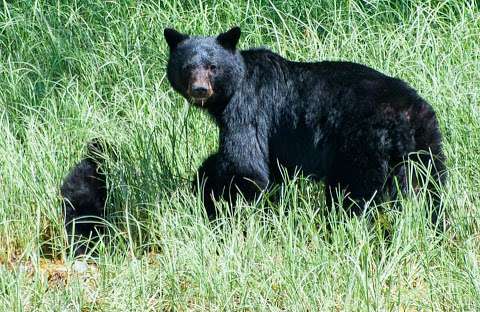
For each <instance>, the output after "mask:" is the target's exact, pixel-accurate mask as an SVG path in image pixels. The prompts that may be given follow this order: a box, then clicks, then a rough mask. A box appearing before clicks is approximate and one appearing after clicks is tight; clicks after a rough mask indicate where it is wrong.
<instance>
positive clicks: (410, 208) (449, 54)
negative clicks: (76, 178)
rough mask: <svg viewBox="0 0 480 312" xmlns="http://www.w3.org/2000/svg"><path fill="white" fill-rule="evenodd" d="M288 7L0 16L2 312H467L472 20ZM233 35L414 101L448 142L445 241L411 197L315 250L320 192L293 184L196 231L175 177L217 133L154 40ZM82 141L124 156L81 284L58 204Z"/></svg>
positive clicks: (478, 48) (478, 24)
mask: <svg viewBox="0 0 480 312" xmlns="http://www.w3.org/2000/svg"><path fill="white" fill-rule="evenodd" d="M72 3H73V2H72ZM275 3H277V2H275ZM278 3H279V2H278ZM302 3H303V5H298V3H296V2H295V1H293V0H292V1H285V3H282V4H273V2H270V1H258V2H257V1H255V2H252V1H228V0H227V1H224V2H223V3H218V2H213V1H202V2H201V4H200V5H199V4H198V3H195V4H193V3H192V4H185V2H183V1H169V2H167V1H165V2H162V4H158V2H154V1H152V2H149V1H145V2H142V3H139V4H136V3H134V2H131V3H129V2H122V3H121V4H120V2H118V3H117V2H105V1H100V0H98V1H89V2H88V4H83V5H80V4H74V3H73V4H60V3H55V4H40V3H35V4H34V5H32V4H29V3H20V2H19V3H16V2H15V3H14V4H11V3H10V2H9V3H6V2H5V3H4V4H2V5H1V10H0V107H1V109H0V119H1V122H0V131H1V133H2V136H0V245H1V246H2V248H0V306H3V307H5V309H4V310H5V311H12V310H15V309H17V310H21V309H22V308H23V309H24V310H31V311H32V310H44V311H59V310H68V311H70V310H78V311H79V310H83V311H89V310H103V311H110V310H138V311H144V310H148V309H150V310H175V311H178V310H180V311H185V310H195V311H199V310H200V311H201V310H203V311H212V310H213V311H219V310H274V311H279V310H289V311H305V310H310V311H317V310H323V311H330V310H362V311H363V310H367V309H371V310H434V311H444V310H478V309H479V308H480V307H479V305H480V304H479V302H480V288H479V285H478V282H477V281H479V280H480V271H479V270H478V261H479V256H480V252H479V250H480V241H479V225H480V222H479V218H478V213H477V212H476V209H478V207H479V206H480V199H479V198H478V189H479V186H480V177H479V175H478V172H479V170H480V130H479V129H480V110H479V106H478V103H479V102H480V93H479V87H478V81H480V60H479V58H478V55H480V40H479V34H480V10H479V8H478V6H477V5H476V2H473V1H471V2H467V3H466V4H456V3H453V2H452V3H451V2H446V1H445V2H437V1H435V2H434V1H431V3H430V1H427V2H425V1H416V0H414V1H409V2H408V5H406V4H403V5H402V4H398V5H397V4H391V1H383V0H381V1H376V2H373V1H369V2H360V1H349V2H348V3H346V4H345V3H344V2H340V1H331V2H328V1H327V2H325V1H320V0H307V1H304V2H302ZM403 3H405V2H403ZM274 5H275V6H274ZM168 23H173V24H168ZM235 24H238V25H240V26H241V27H242V31H243V36H242V40H241V46H240V47H241V48H246V47H252V46H258V45H265V46H268V47H270V48H272V49H273V50H274V51H275V52H277V53H280V54H282V55H283V56H285V57H287V58H289V59H294V60H298V61H309V60H323V59H331V60H339V59H342V60H350V61H355V62H360V63H363V64H366V65H368V66H371V67H373V68H375V69H378V70H380V71H382V72H384V73H386V74H388V75H392V76H398V77H400V78H402V79H404V80H406V81H407V82H408V83H409V84H411V85H412V86H413V87H414V88H415V89H417V90H418V91H419V93H420V94H421V95H422V96H423V97H424V98H425V99H426V100H427V101H428V102H429V103H431V104H432V105H433V107H434V108H435V110H436V112H437V114H438V118H439V122H440V126H441V129H442V132H443V134H444V139H445V153H446V156H447V159H448V163H447V167H448V168H449V174H450V176H449V181H448V185H447V187H446V189H445V190H444V191H443V194H442V196H443V199H444V201H445V203H446V208H447V211H448V212H449V214H450V215H451V216H450V221H451V223H452V227H451V228H450V229H449V230H447V231H446V232H444V233H441V234H438V233H436V232H435V231H434V230H433V229H430V228H428V227H427V226H426V224H425V218H423V217H422V213H423V211H424V208H423V206H422V204H423V200H422V198H421V197H410V198H406V199H405V200H404V206H405V207H406V209H405V211H403V212H401V213H396V212H395V211H392V210H391V209H390V208H389V207H384V208H385V210H386V213H384V217H383V218H381V220H385V222H381V221H377V222H375V223H372V222H371V221H370V220H371V219H372V218H369V217H368V216H365V217H359V218H347V217H344V216H339V215H333V216H330V217H331V218H332V220H333V224H334V226H333V227H332V228H331V229H330V230H329V231H327V229H326V228H325V220H324V219H323V218H324V217H323V213H322V212H323V211H322V209H323V207H324V196H323V192H322V187H321V186H320V185H316V184H313V183H308V182H306V181H305V180H304V179H303V178H302V177H298V179H296V181H291V183H288V185H287V187H286V188H284V189H283V190H282V196H281V198H280V200H279V201H278V202H277V203H274V204H272V203H270V202H268V201H264V202H259V203H257V204H256V205H255V206H248V205H244V206H243V207H242V209H240V213H239V214H238V215H236V216H234V217H233V218H231V219H229V220H228V222H227V221H226V219H224V218H220V219H219V220H218V221H217V223H215V224H208V222H207V221H206V219H205V218H204V216H202V215H200V213H199V212H200V211H201V209H200V207H201V205H200V201H199V199H197V198H194V197H192V196H191V193H190V190H189V188H190V184H189V177H190V176H191V175H192V174H193V173H194V172H195V169H196V168H198V166H199V165H200V163H201V161H202V160H203V159H204V158H205V157H206V156H207V155H209V154H210V153H211V152H212V151H213V150H215V148H216V144H217V142H216V141H215V140H216V137H217V129H216V128H215V126H214V124H213V123H212V122H211V121H210V120H209V119H208V118H207V117H206V116H205V115H204V114H202V113H200V112H198V110H196V109H192V108H189V107H188V105H187V104H186V102H185V101H184V100H183V99H182V98H181V97H179V96H178V95H177V94H175V92H174V91H173V90H171V88H170V86H169V84H168V82H167V81H166V77H165V66H166V59H167V46H166V43H165V42H164V40H163V29H164V28H165V27H167V26H171V27H175V28H177V29H182V31H185V32H186V33H198V34H214V33H219V32H220V31H223V30H225V29H228V27H230V26H232V25H235ZM96 137H101V138H105V139H107V140H109V141H112V142H114V143H115V145H116V146H120V148H119V150H118V155H117V156H116V157H115V159H113V158H112V159H110V160H108V159H107V163H106V167H107V169H108V170H109V172H111V177H110V181H109V183H111V185H112V188H111V194H110V197H109V201H108V202H109V204H108V205H109V207H108V208H109V209H111V210H114V211H113V217H112V218H110V219H109V220H108V221H109V222H110V223H109V230H110V235H111V237H112V238H111V240H110V241H109V242H107V243H106V245H105V246H99V247H100V248H99V253H100V256H99V258H97V259H92V260H91V261H90V262H89V266H88V267H87V268H85V267H84V266H82V264H78V263H75V261H74V259H72V258H71V257H69V256H68V253H67V250H66V249H65V236H66V235H65V233H64V232H63V224H62V223H61V222H62V218H61V205H60V198H59V186H60V183H61V181H62V178H63V177H64V176H65V174H66V173H67V172H68V170H69V169H70V168H71V166H72V165H73V164H74V163H76V162H78V161H79V160H80V158H81V157H82V154H83V152H84V145H85V143H86V142H88V141H89V140H90V139H92V138H96ZM263 207H271V210H272V211H271V212H267V213H266V212H264V210H263V209H262V208H263ZM113 208H115V209H113ZM285 210H289V211H290V213H288V214H286V213H285ZM373 210H375V209H373ZM382 227H389V228H390V229H391V230H392V237H391V242H390V243H389V244H387V242H386V240H385V238H384V237H383V236H382V233H383V232H382V231H381V230H380V229H381V228H382Z"/></svg>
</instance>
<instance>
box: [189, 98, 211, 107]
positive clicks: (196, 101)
mask: <svg viewBox="0 0 480 312" xmlns="http://www.w3.org/2000/svg"><path fill="white" fill-rule="evenodd" d="M209 98H210V97H209V96H205V97H191V101H192V102H193V103H194V104H195V105H199V106H202V107H203V106H205V105H206V104H207V101H208V99H209Z"/></svg>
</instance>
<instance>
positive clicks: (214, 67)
mask: <svg viewBox="0 0 480 312" xmlns="http://www.w3.org/2000/svg"><path fill="white" fill-rule="evenodd" d="M208 69H209V70H210V71H212V72H215V71H216V70H217V66H215V65H210V66H209V68H208Z"/></svg>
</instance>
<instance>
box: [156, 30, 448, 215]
mask: <svg viewBox="0 0 480 312" xmlns="http://www.w3.org/2000/svg"><path fill="white" fill-rule="evenodd" d="M164 36H165V39H166V41H167V43H168V45H169V47H170V58H169V61H168V68H167V75H168V80H169V81H170V84H171V85H172V87H173V88H174V89H175V90H176V91H177V92H179V93H180V94H181V95H182V96H184V97H185V98H186V99H188V100H189V101H190V102H191V103H192V104H193V105H195V106H198V107H200V108H202V109H205V110H206V111H207V112H208V113H209V114H210V115H211V116H212V117H213V119H214V120H215V121H216V123H217V125H218V127H219V130H220V147H219V150H218V152H217V153H215V154H213V155H211V156H210V157H208V158H207V159H206V160H205V161H204V163H203V164H202V166H201V167H200V169H199V170H198V176H199V177H200V178H202V179H203V182H204V185H203V190H204V192H203V196H204V197H203V198H204V205H205V207H206V210H207V213H208V214H209V215H210V216H214V215H215V207H214V205H213V199H218V198H225V199H229V200H234V197H235V196H236V194H238V192H241V193H242V194H243V196H244V197H245V198H246V199H247V200H252V199H254V198H255V197H256V196H257V195H258V194H259V193H260V192H261V191H262V190H264V189H265V188H267V187H268V186H269V185H271V184H272V183H278V182H281V181H282V178H281V174H280V170H279V165H281V166H282V167H284V168H286V169H287V172H288V173H293V172H295V170H301V171H302V172H303V173H304V174H306V175H308V176H310V177H311V178H312V179H314V180H319V179H323V180H324V181H325V187H326V190H325V193H326V195H327V204H328V205H331V204H332V202H333V201H334V200H335V194H337V192H336V191H335V188H336V187H338V188H339V189H340V190H342V191H346V194H347V195H348V198H349V200H353V201H355V202H357V203H360V205H350V209H351V211H352V212H354V213H358V212H361V211H362V210H363V205H362V204H361V203H362V201H365V200H370V199H372V198H374V197H375V196H380V197H379V198H382V197H384V196H385V195H390V196H395V191H396V190H397V189H398V188H397V187H396V186H397V184H398V186H399V187H400V189H401V190H402V191H405V190H406V189H407V186H408V185H409V181H408V179H407V172H406V171H407V170H406V165H405V163H404V161H405V160H406V159H407V158H408V157H409V155H411V153H414V152H420V153H417V154H416V155H417V156H415V157H411V158H414V159H415V160H416V161H418V162H420V163H421V164H423V165H424V166H425V167H427V168H428V167H430V168H431V175H432V179H431V180H430V182H429V186H430V188H431V189H433V185H434V184H437V183H438V184H442V183H443V182H444V180H445V175H444V174H443V173H444V169H445V168H444V164H443V162H444V155H443V153H442V143H441V135H440V132H439V127H438V123H437V120H436V117H435V113H434V111H433V109H432V107H431V106H430V105H429V104H428V103H427V102H426V101H424V100H423V99H422V98H421V97H420V96H419V95H418V94H417V93H416V92H415V90H413V89H412V88H411V87H409V86H408V85H407V84H406V83H405V82H403V81H402V80H400V79H396V78H391V77H388V76H386V75H383V74H382V73H380V72H378V71H376V70H373V69H371V68H369V67H367V66H363V65H360V64H355V63H350V62H327V61H325V62H317V63H302V62H292V61H288V60H286V59H284V58H282V57H281V56H279V55H278V54H276V53H273V52H271V51H269V50H266V49H251V50H245V51H238V50H237V49H236V45H237V43H238V40H239V38H240V28H238V27H235V28H232V29H231V30H229V31H228V32H225V33H222V34H220V35H219V36H217V37H196V36H192V37H191V36H188V35H185V34H182V33H179V32H177V31H176V30H173V29H169V28H167V29H165V31H164ZM396 181H397V182H396ZM415 182H416V181H412V183H413V184H415ZM434 196H436V195H434ZM437 199H438V197H437Z"/></svg>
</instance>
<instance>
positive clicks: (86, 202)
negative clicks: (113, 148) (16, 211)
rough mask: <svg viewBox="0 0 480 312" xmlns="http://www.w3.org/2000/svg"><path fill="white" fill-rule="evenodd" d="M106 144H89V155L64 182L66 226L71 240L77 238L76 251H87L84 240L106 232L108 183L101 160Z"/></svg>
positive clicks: (77, 252) (75, 241) (62, 189)
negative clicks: (103, 226) (104, 219)
mask: <svg viewBox="0 0 480 312" xmlns="http://www.w3.org/2000/svg"><path fill="white" fill-rule="evenodd" d="M102 152H103V148H102V145H101V144H100V142H98V141H93V142H91V143H89V144H88V146H87V155H86V157H85V158H84V159H83V160H82V161H80V162H79V163H78V164H77V165H76V166H75V167H74V168H73V169H72V170H71V171H70V173H69V174H68V175H67V177H66V178H65V180H64V181H63V184H62V186H61V189H60V192H61V195H62V197H63V208H64V215H65V228H66V231H67V234H68V237H69V242H71V241H72V239H73V241H74V250H75V254H77V255H79V254H84V253H86V251H87V247H88V246H86V245H85V244H84V243H83V242H81V241H82V240H85V239H88V238H94V239H93V241H95V238H96V236H97V233H102V231H103V230H102V226H99V224H98V223H99V222H101V220H99V218H103V217H104V209H105V200H106V197H107V185H106V179H105V174H104V172H103V171H102V168H101V166H100V165H101V163H102V162H103V157H102V156H101V154H102Z"/></svg>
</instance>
